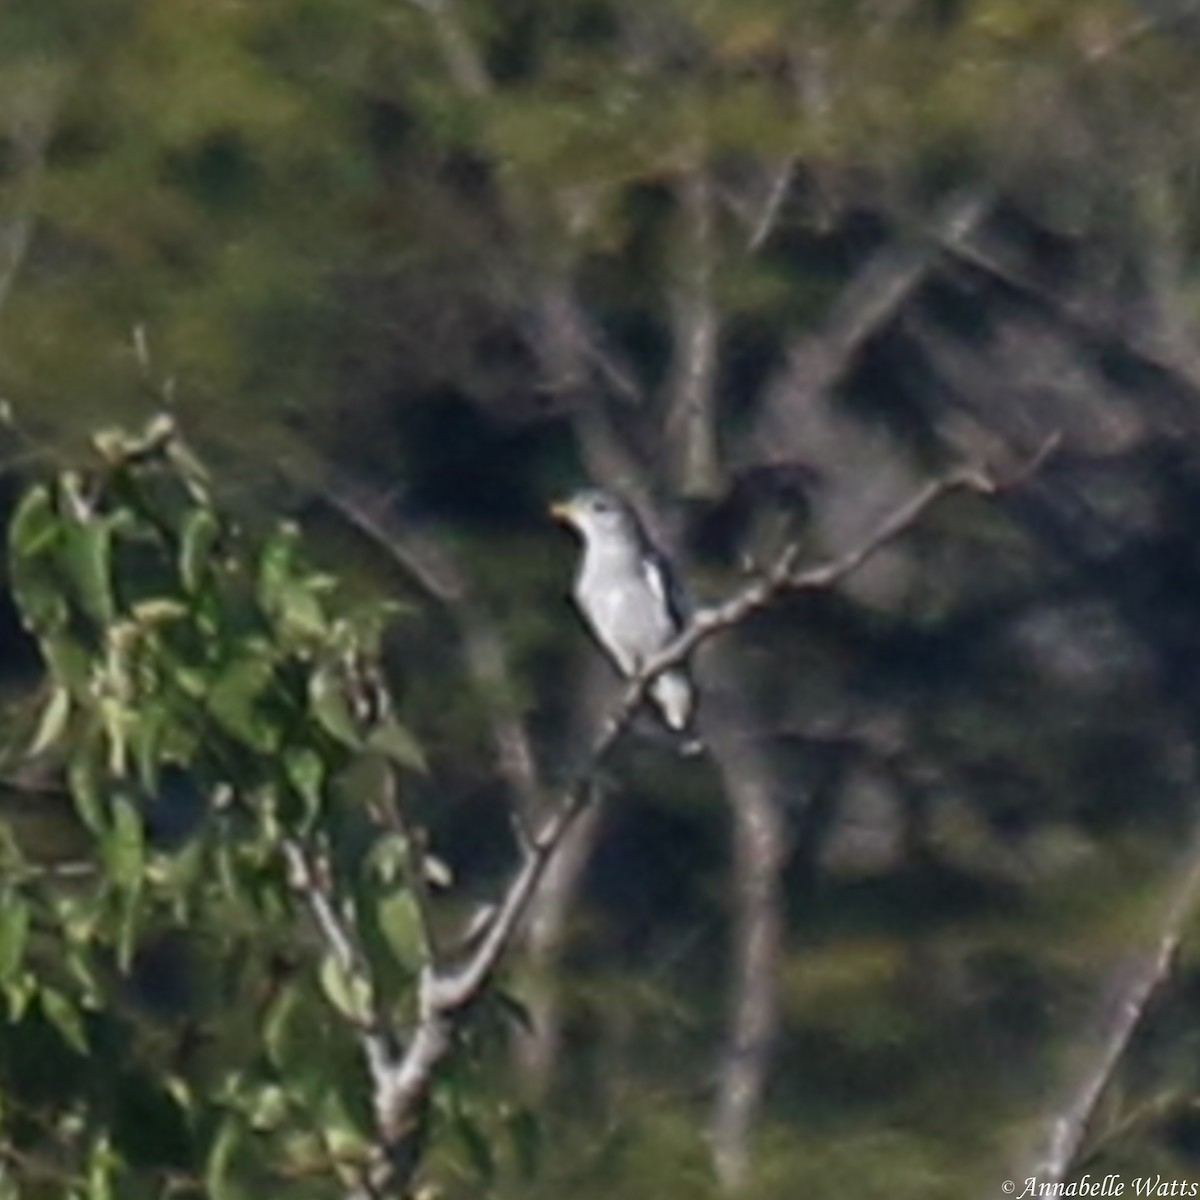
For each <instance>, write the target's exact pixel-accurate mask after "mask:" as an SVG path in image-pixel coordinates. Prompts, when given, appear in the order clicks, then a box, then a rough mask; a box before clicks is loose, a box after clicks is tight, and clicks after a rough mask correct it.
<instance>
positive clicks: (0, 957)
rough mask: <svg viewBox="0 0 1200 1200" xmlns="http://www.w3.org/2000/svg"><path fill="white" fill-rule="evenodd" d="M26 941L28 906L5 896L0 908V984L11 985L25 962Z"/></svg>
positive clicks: (10, 896) (14, 898)
mask: <svg viewBox="0 0 1200 1200" xmlns="http://www.w3.org/2000/svg"><path fill="white" fill-rule="evenodd" d="M28 940H29V906H28V905H27V904H26V903H25V902H24V901H23V900H21V899H19V898H18V897H16V896H13V895H9V896H6V897H5V898H4V902H3V906H2V907H0V984H3V985H5V986H7V985H8V984H10V983H12V981H13V979H14V977H15V976H16V974H17V972H18V971H19V970H20V968H21V964H22V963H23V962H24V961H25V946H26V944H27V942H28Z"/></svg>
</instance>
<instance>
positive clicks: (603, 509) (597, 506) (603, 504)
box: [592, 499, 612, 516]
mask: <svg viewBox="0 0 1200 1200" xmlns="http://www.w3.org/2000/svg"><path fill="white" fill-rule="evenodd" d="M592 509H593V511H595V512H598V513H600V515H601V516H603V515H604V514H605V513H610V512H612V505H611V504H609V502H608V501H607V500H599V499H597V500H593V501H592Z"/></svg>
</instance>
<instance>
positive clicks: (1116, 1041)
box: [1017, 832, 1200, 1184]
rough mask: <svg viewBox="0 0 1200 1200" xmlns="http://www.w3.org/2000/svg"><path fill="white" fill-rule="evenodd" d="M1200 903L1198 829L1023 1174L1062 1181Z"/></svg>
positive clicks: (1116, 980)
mask: <svg viewBox="0 0 1200 1200" xmlns="http://www.w3.org/2000/svg"><path fill="white" fill-rule="evenodd" d="M1198 903H1200V832H1198V833H1197V835H1196V837H1195V839H1194V842H1193V845H1192V847H1191V848H1190V850H1189V851H1188V852H1187V853H1186V854H1185V856H1184V860H1183V864H1182V867H1181V869H1180V871H1179V874H1178V876H1177V879H1176V882H1175V884H1174V886H1173V887H1172V888H1171V890H1170V892H1169V894H1168V896H1167V901H1166V904H1165V905H1164V909H1163V913H1162V916H1161V919H1160V920H1159V922H1158V932H1157V935H1156V940H1155V942H1154V943H1153V945H1151V946H1150V947H1148V948H1147V949H1146V950H1144V951H1143V952H1142V953H1141V954H1139V955H1137V956H1136V957H1135V958H1134V959H1133V960H1132V961H1126V962H1124V963H1122V964H1121V965H1120V966H1119V967H1118V968H1117V970H1116V972H1115V973H1114V977H1113V979H1112V981H1111V986H1110V988H1109V989H1108V993H1107V995H1106V997H1105V1001H1104V1004H1103V1009H1102V1012H1101V1014H1100V1018H1099V1021H1098V1028H1097V1029H1096V1030H1095V1039H1096V1045H1097V1049H1096V1052H1095V1054H1094V1055H1092V1056H1091V1057H1090V1058H1089V1059H1088V1060H1087V1061H1086V1062H1085V1063H1084V1064H1083V1065H1082V1067H1081V1069H1080V1071H1079V1074H1078V1077H1077V1078H1076V1079H1075V1080H1073V1081H1072V1082H1071V1083H1070V1084H1069V1085H1068V1087H1067V1089H1066V1098H1065V1099H1064V1100H1062V1101H1061V1102H1060V1104H1059V1105H1058V1106H1057V1107H1056V1109H1055V1110H1054V1112H1053V1113H1052V1115H1051V1116H1050V1117H1049V1118H1048V1121H1047V1128H1046V1129H1045V1132H1044V1134H1043V1144H1042V1145H1041V1146H1040V1147H1038V1148H1037V1149H1036V1150H1035V1151H1034V1152H1033V1154H1032V1155H1030V1156H1029V1157H1028V1159H1027V1160H1026V1161H1025V1162H1024V1163H1022V1164H1021V1166H1020V1167H1019V1169H1018V1170H1017V1177H1018V1178H1021V1179H1025V1178H1028V1177H1029V1176H1034V1177H1036V1178H1037V1180H1038V1182H1039V1183H1048V1184H1055V1183H1059V1182H1061V1181H1062V1180H1063V1179H1064V1178H1065V1177H1066V1175H1067V1174H1068V1172H1069V1171H1070V1170H1071V1168H1072V1166H1073V1164H1074V1163H1075V1161H1076V1158H1077V1156H1078V1155H1079V1151H1080V1148H1081V1146H1082V1145H1083V1142H1084V1138H1085V1137H1086V1135H1087V1133H1088V1128H1089V1126H1090V1124H1091V1121H1092V1118H1093V1116H1094V1115H1095V1112H1096V1107H1097V1105H1098V1104H1099V1102H1100V1099H1101V1097H1102V1096H1103V1095H1104V1093H1105V1091H1106V1089H1107V1088H1108V1085H1109V1084H1110V1082H1111V1081H1112V1079H1113V1077H1114V1075H1115V1074H1116V1072H1117V1069H1118V1067H1119V1066H1120V1064H1121V1061H1122V1059H1123V1058H1124V1056H1125V1053H1126V1051H1127V1050H1128V1049H1129V1046H1130V1043H1131V1042H1132V1041H1133V1038H1134V1036H1135V1034H1136V1033H1137V1031H1138V1028H1139V1026H1140V1025H1141V1023H1142V1021H1143V1020H1144V1019H1145V1016H1146V1012H1147V1010H1148V1009H1149V1007H1150V1003H1151V1001H1152V1000H1153V999H1154V997H1155V995H1157V993H1158V992H1159V990H1160V989H1161V988H1162V987H1163V986H1164V985H1165V984H1166V982H1167V981H1168V979H1169V978H1170V975H1171V966H1172V963H1173V962H1174V959H1175V953H1176V951H1177V950H1178V949H1179V945H1180V942H1181V940H1182V938H1183V934H1184V930H1185V929H1186V927H1187V925H1188V923H1189V921H1190V920H1191V918H1192V916H1193V915H1194V914H1195V911H1196V907H1197V904H1198Z"/></svg>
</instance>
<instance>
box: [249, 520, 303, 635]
mask: <svg viewBox="0 0 1200 1200" xmlns="http://www.w3.org/2000/svg"><path fill="white" fill-rule="evenodd" d="M299 545H300V530H299V528H298V527H297V526H296V525H295V524H293V523H292V522H290V521H289V522H285V523H284V524H282V525H280V526H279V528H278V529H276V530H275V532H274V533H273V534H272V535H271V536H270V537H269V538H268V539H267V541H266V543H265V544H264V545H263V548H262V550H261V552H260V553H259V556H258V582H257V587H256V594H257V597H258V603H259V607H260V608H262V610H263V612H266V613H275V612H276V611H277V610H278V607H279V605H280V603H281V602H282V601H283V600H284V598H285V597H286V596H287V594H288V592H289V591H291V590H292V588H293V587H294V586H295V575H296V570H295V562H296V551H297V549H298V548H299Z"/></svg>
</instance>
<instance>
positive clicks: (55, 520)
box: [8, 487, 62, 561]
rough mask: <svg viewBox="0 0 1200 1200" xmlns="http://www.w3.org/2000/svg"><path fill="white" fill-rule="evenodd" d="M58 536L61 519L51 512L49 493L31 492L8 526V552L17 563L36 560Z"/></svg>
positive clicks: (48, 490)
mask: <svg viewBox="0 0 1200 1200" xmlns="http://www.w3.org/2000/svg"><path fill="white" fill-rule="evenodd" d="M61 532H62V518H60V517H59V515H58V513H57V512H56V511H55V509H54V501H53V499H52V498H51V496H50V489H49V488H47V487H35V488H31V489H30V490H29V491H28V492H27V493H26V495H25V499H24V500H22V501H21V503H20V505H19V506H18V507H17V511H16V512H15V513H14V514H13V518H12V521H11V522H10V524H9V527H8V546H9V552H10V553H11V554H12V556H13V558H14V559H17V560H18V561H20V560H28V559H31V558H37V557H39V556H40V555H42V554H44V553H45V552H46V551H47V550H49V549H51V548H52V547H53V546H54V545H55V543H56V542H57V540H58V537H59V535H60V533H61Z"/></svg>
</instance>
